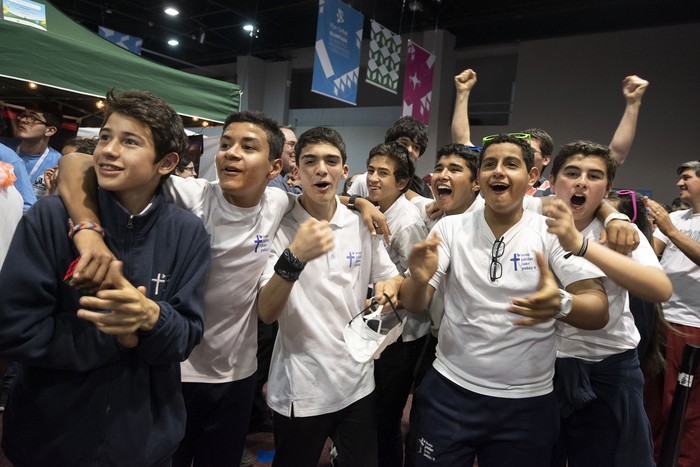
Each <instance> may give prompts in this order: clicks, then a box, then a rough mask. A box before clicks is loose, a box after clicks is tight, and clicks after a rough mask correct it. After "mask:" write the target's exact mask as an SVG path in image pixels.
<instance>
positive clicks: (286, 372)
mask: <svg viewBox="0 0 700 467" xmlns="http://www.w3.org/2000/svg"><path fill="white" fill-rule="evenodd" d="M295 156H296V163H297V167H298V168H299V176H300V178H301V181H302V185H303V186H304V191H303V193H302V194H301V195H300V196H299V197H298V198H297V200H296V203H295V204H294V207H293V208H292V210H291V211H290V212H289V213H287V214H286V215H285V217H284V219H283V220H282V223H281V224H280V228H279V229H278V231H277V235H276V236H275V238H274V241H272V242H271V243H270V247H269V248H270V255H269V261H268V264H267V267H266V268H265V272H264V273H263V275H262V277H261V279H260V283H261V288H260V292H259V295H258V301H257V311H258V315H259V316H260V318H261V319H262V320H263V321H264V322H266V323H271V322H273V321H274V320H276V319H278V320H279V332H278V334H277V341H276V342H275V348H274V351H273V356H272V365H271V368H270V376H269V382H268V396H267V400H268V404H269V406H270V408H271V409H272V410H273V412H274V413H273V422H274V423H273V425H274V434H275V459H274V461H273V466H315V465H317V464H318V460H319V457H320V455H321V451H322V449H323V446H324V444H325V442H326V439H327V438H328V437H331V438H332V439H333V442H334V444H335V446H336V447H337V448H338V461H339V464H340V465H348V466H357V467H365V466H369V467H371V466H376V465H377V428H376V404H375V397H374V394H373V391H374V388H375V384H374V371H373V369H374V364H373V361H372V360H371V359H370V360H368V361H364V362H360V361H357V360H355V359H354V358H353V357H352V356H351V354H350V353H349V351H348V348H347V346H346V343H345V342H344V337H343V329H344V328H345V326H346V325H347V324H348V323H349V322H350V321H351V320H352V319H353V317H357V316H358V315H359V314H361V313H360V312H361V310H363V309H364V308H365V298H366V296H367V287H368V285H370V284H375V287H374V297H375V298H376V299H377V301H378V302H379V303H382V304H386V303H387V298H386V297H387V296H388V297H389V298H390V299H391V300H392V301H393V302H394V303H396V295H397V293H398V287H399V284H400V282H401V280H402V277H401V276H399V275H398V271H397V270H396V267H395V266H394V263H392V261H391V259H390V258H389V255H388V253H387V251H386V248H385V247H384V245H383V244H382V241H381V239H379V238H377V237H372V236H371V235H370V233H369V231H368V230H367V228H366V227H365V226H364V225H362V221H361V219H360V218H359V216H357V215H356V214H354V213H352V212H350V211H349V210H348V209H347V208H346V207H345V206H343V205H342V204H340V203H339V201H338V197H337V196H336V192H337V189H338V186H339V184H340V183H341V180H342V179H343V178H345V177H346V176H347V173H348V166H347V165H346V163H345V162H346V150H345V143H344V142H343V139H342V137H341V136H340V134H338V132H336V131H335V130H333V129H330V128H325V127H316V128H312V129H310V130H308V131H306V132H304V133H303V134H302V135H301V136H300V137H299V142H298V143H297V146H296V154H295ZM360 319H361V317H360Z"/></svg>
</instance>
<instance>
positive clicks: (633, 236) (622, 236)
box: [598, 210, 666, 256]
mask: <svg viewBox="0 0 700 467" xmlns="http://www.w3.org/2000/svg"><path fill="white" fill-rule="evenodd" d="M664 212H666V211H665V210H664ZM598 243H600V244H601V245H605V244H607V246H608V248H610V249H611V250H614V251H617V252H618V253H620V254H622V255H625V256H627V255H628V254H630V253H632V252H633V251H634V250H636V249H637V247H638V246H639V232H638V231H637V229H635V228H634V226H633V225H632V223H631V222H628V221H626V220H622V219H613V220H611V221H610V222H608V225H607V226H606V227H605V230H603V231H602V232H601V233H600V240H599V241H598Z"/></svg>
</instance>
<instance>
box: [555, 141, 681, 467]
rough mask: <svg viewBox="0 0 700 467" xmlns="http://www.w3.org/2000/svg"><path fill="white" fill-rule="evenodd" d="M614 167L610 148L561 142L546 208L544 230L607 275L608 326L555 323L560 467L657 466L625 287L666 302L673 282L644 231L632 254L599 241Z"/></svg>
mask: <svg viewBox="0 0 700 467" xmlns="http://www.w3.org/2000/svg"><path fill="white" fill-rule="evenodd" d="M615 169H616V163H615V161H614V160H613V158H612V156H611V153H610V148H608V147H606V146H603V145H600V144H596V143H592V142H590V141H574V142H572V143H569V144H566V145H564V146H563V147H562V148H561V150H560V151H559V153H558V154H557V155H556V157H555V159H554V162H553V163H552V175H551V176H550V181H551V184H552V187H553V191H554V193H555V196H556V198H557V200H556V201H555V202H553V203H551V204H550V205H549V206H547V207H545V208H544V213H545V215H547V216H548V217H549V218H550V219H549V220H548V221H547V223H548V225H549V231H550V232H551V233H554V234H556V235H557V236H558V238H559V241H560V242H561V244H562V246H563V247H564V249H566V250H567V251H570V252H573V254H575V255H577V256H582V257H584V258H586V259H587V260H588V261H590V262H592V263H593V264H595V265H596V266H598V267H599V268H600V269H601V270H602V271H603V272H604V273H605V274H606V276H607V277H606V278H605V279H604V281H603V282H604V285H605V291H606V293H607V296H608V303H609V308H608V313H609V315H610V319H609V321H608V324H606V325H605V327H604V328H602V329H597V330H586V329H578V328H575V327H574V326H571V325H570V324H567V323H566V322H561V321H560V322H557V323H556V335H557V361H556V374H555V378H554V381H555V383H554V387H555V392H556V394H557V399H558V400H559V406H560V408H561V415H562V429H561V433H560V437H559V443H558V445H557V449H556V451H555V456H554V460H553V463H552V465H553V466H561V467H565V466H566V465H567V461H568V462H569V464H575V465H596V466H598V465H599V466H606V465H609V466H613V465H616V466H621V465H628V466H642V467H643V466H649V467H653V466H654V465H655V463H654V459H653V456H652V451H653V449H652V443H651V430H650V427H649V421H648V419H647V416H646V413H645V410H644V399H643V390H644V376H643V375H642V371H641V369H640V367H639V359H638V356H637V345H638V344H639V339H640V336H639V332H638V331H637V327H636V326H635V324H634V317H633V316H632V313H631V312H630V309H629V303H628V300H627V291H628V290H629V292H630V293H632V294H634V295H636V296H637V297H640V298H641V299H643V300H646V301H649V302H663V301H666V300H668V298H669V297H670V296H671V290H672V287H671V281H670V280H669V279H668V277H667V276H666V274H664V272H663V270H662V269H661V265H660V264H659V261H658V259H657V258H656V254H655V253H654V250H653V249H652V247H651V245H650V244H649V242H648V241H647V239H646V237H645V236H644V235H641V234H640V235H639V236H640V240H641V241H640V244H639V246H638V247H637V248H636V249H635V250H634V251H633V252H632V253H631V254H630V256H629V257H628V256H623V255H621V254H619V253H616V252H614V251H612V250H610V249H608V248H607V247H605V246H603V245H600V244H599V243H598V241H597V239H598V238H599V236H600V233H601V232H602V231H603V229H604V226H603V222H601V221H600V220H598V219H596V217H595V213H596V210H597V209H598V206H600V203H601V201H602V200H603V198H605V196H606V195H607V193H608V191H609V190H610V189H611V188H612V181H613V179H614V178H615ZM632 225H634V224H632ZM635 228H636V226H635Z"/></svg>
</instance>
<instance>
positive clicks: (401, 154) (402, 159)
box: [367, 143, 416, 193]
mask: <svg viewBox="0 0 700 467" xmlns="http://www.w3.org/2000/svg"><path fill="white" fill-rule="evenodd" d="M376 156H384V157H386V158H388V159H389V160H391V161H392V162H393V163H394V179H395V180H396V181H397V182H402V181H404V180H406V182H407V183H406V186H404V187H403V189H402V190H401V193H406V191H408V185H410V182H411V179H412V178H413V175H414V174H415V173H416V166H415V164H414V163H413V157H411V155H410V154H409V153H408V150H407V149H406V148H405V147H403V146H401V145H400V144H399V143H383V144H378V145H377V146H375V147H373V148H372V149H370V151H369V157H368V158H367V165H368V166H369V163H370V162H371V161H372V159H374V158H375V157H376Z"/></svg>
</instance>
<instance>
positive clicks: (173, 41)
mask: <svg viewBox="0 0 700 467" xmlns="http://www.w3.org/2000/svg"><path fill="white" fill-rule="evenodd" d="M168 44H169V45H171V46H173V47H175V46H176V45H179V44H180V42H179V41H178V40H177V39H170V40H169V41H168Z"/></svg>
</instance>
